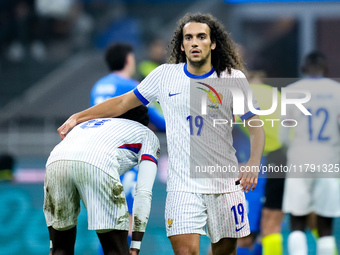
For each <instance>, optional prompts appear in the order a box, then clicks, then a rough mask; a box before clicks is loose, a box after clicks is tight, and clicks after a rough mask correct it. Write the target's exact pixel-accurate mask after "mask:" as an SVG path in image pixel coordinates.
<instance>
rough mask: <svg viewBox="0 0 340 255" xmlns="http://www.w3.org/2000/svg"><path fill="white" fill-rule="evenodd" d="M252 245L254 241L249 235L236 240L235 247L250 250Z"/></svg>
mask: <svg viewBox="0 0 340 255" xmlns="http://www.w3.org/2000/svg"><path fill="white" fill-rule="evenodd" d="M253 243H254V239H253V237H252V236H250V235H249V236H246V237H242V238H239V239H238V240H237V245H238V246H239V247H243V248H250V247H252V245H253Z"/></svg>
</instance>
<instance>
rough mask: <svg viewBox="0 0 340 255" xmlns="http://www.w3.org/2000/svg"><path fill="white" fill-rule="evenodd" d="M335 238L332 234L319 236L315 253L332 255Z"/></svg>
mask: <svg viewBox="0 0 340 255" xmlns="http://www.w3.org/2000/svg"><path fill="white" fill-rule="evenodd" d="M334 252H335V239H334V236H324V237H320V238H319V239H318V241H317V253H316V254H317V255H334Z"/></svg>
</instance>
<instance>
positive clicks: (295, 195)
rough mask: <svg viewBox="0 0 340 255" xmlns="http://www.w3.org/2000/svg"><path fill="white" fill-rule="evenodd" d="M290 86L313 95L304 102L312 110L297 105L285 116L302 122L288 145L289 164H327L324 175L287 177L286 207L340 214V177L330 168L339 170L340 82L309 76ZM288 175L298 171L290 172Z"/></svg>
mask: <svg viewBox="0 0 340 255" xmlns="http://www.w3.org/2000/svg"><path fill="white" fill-rule="evenodd" d="M288 87H289V88H292V89H298V90H300V91H301V90H306V91H309V92H310V93H311V99H310V100H309V101H308V102H307V103H304V104H303V105H304V107H306V109H308V111H309V112H310V113H311V114H312V115H311V116H305V115H304V114H303V113H302V112H301V111H300V110H299V109H297V108H296V107H294V106H289V107H288V108H287V116H284V117H285V118H288V119H295V120H296V121H297V122H298V124H297V126H296V127H295V128H294V129H295V130H294V133H295V135H294V139H293V140H292V141H291V143H290V144H289V148H288V153H287V160H288V162H287V163H288V166H290V165H295V166H297V167H298V166H300V165H302V166H303V167H302V168H301V169H302V171H310V170H308V169H307V170H306V167H305V165H304V164H309V165H312V166H313V167H315V169H316V172H317V171H318V166H319V167H321V168H320V169H322V168H323V167H324V166H326V172H324V173H323V174H324V176H323V177H324V178H317V179H312V178H310V177H312V175H311V174H310V175H308V176H306V177H307V178H287V179H286V183H285V193H284V201H283V210H284V211H285V212H287V213H292V214H293V215H295V216H300V215H307V214H309V213H310V212H315V213H317V214H318V215H321V216H324V217H338V216H340V184H339V180H338V178H329V177H330V174H332V173H331V172H329V173H327V171H328V170H329V171H331V170H330V169H331V168H332V169H333V171H335V170H336V169H335V167H336V164H338V167H339V163H340V100H339V99H340V84H339V83H337V82H335V81H333V80H331V79H328V78H305V79H302V80H300V81H298V82H295V83H293V84H291V85H289V86H288ZM297 96H298V94H297V95H295V96H294V97H293V98H297ZM309 169H310V167H309ZM297 170H300V168H297ZM327 175H328V176H327ZM332 176H334V174H332ZM338 176H339V175H338ZM287 177H294V174H289V173H288V174H287ZM301 198H303V199H301Z"/></svg>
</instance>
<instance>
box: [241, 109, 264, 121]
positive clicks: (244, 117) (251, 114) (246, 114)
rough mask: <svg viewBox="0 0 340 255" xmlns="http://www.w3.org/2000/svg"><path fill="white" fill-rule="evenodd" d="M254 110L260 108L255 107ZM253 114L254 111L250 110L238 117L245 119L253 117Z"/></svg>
mask: <svg viewBox="0 0 340 255" xmlns="http://www.w3.org/2000/svg"><path fill="white" fill-rule="evenodd" d="M256 110H260V108H256ZM254 115H255V113H252V112H251V111H249V112H247V113H245V114H243V115H242V116H241V117H240V118H241V120H242V121H243V120H246V119H249V118H250V117H253V116H254Z"/></svg>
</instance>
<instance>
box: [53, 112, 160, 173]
mask: <svg viewBox="0 0 340 255" xmlns="http://www.w3.org/2000/svg"><path fill="white" fill-rule="evenodd" d="M96 148H100V150H98V149H96ZM159 148H160V145H159V140H158V138H157V136H156V135H155V134H154V133H153V132H152V131H151V130H150V129H149V128H147V127H145V126H143V125H142V124H140V123H138V122H135V121H132V120H127V119H121V118H103V119H94V120H89V121H86V122H84V123H80V124H79V125H77V126H76V127H74V128H73V129H72V130H71V131H70V133H69V134H67V136H66V138H65V139H64V140H62V141H61V142H60V143H59V144H58V145H57V146H56V147H55V148H54V149H53V150H52V152H51V154H50V156H49V158H48V160H47V163H46V166H47V165H49V164H51V163H53V162H55V161H58V160H78V161H83V162H86V163H89V164H91V165H94V166H96V167H98V168H100V169H101V170H102V171H104V172H106V173H107V174H109V175H110V176H112V177H113V178H115V179H119V176H120V175H122V174H123V173H125V172H126V171H127V170H129V169H131V168H132V167H133V166H135V165H137V164H138V163H139V162H140V161H141V160H142V159H147V160H151V161H153V162H155V163H156V164H157V160H158V156H159Z"/></svg>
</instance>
